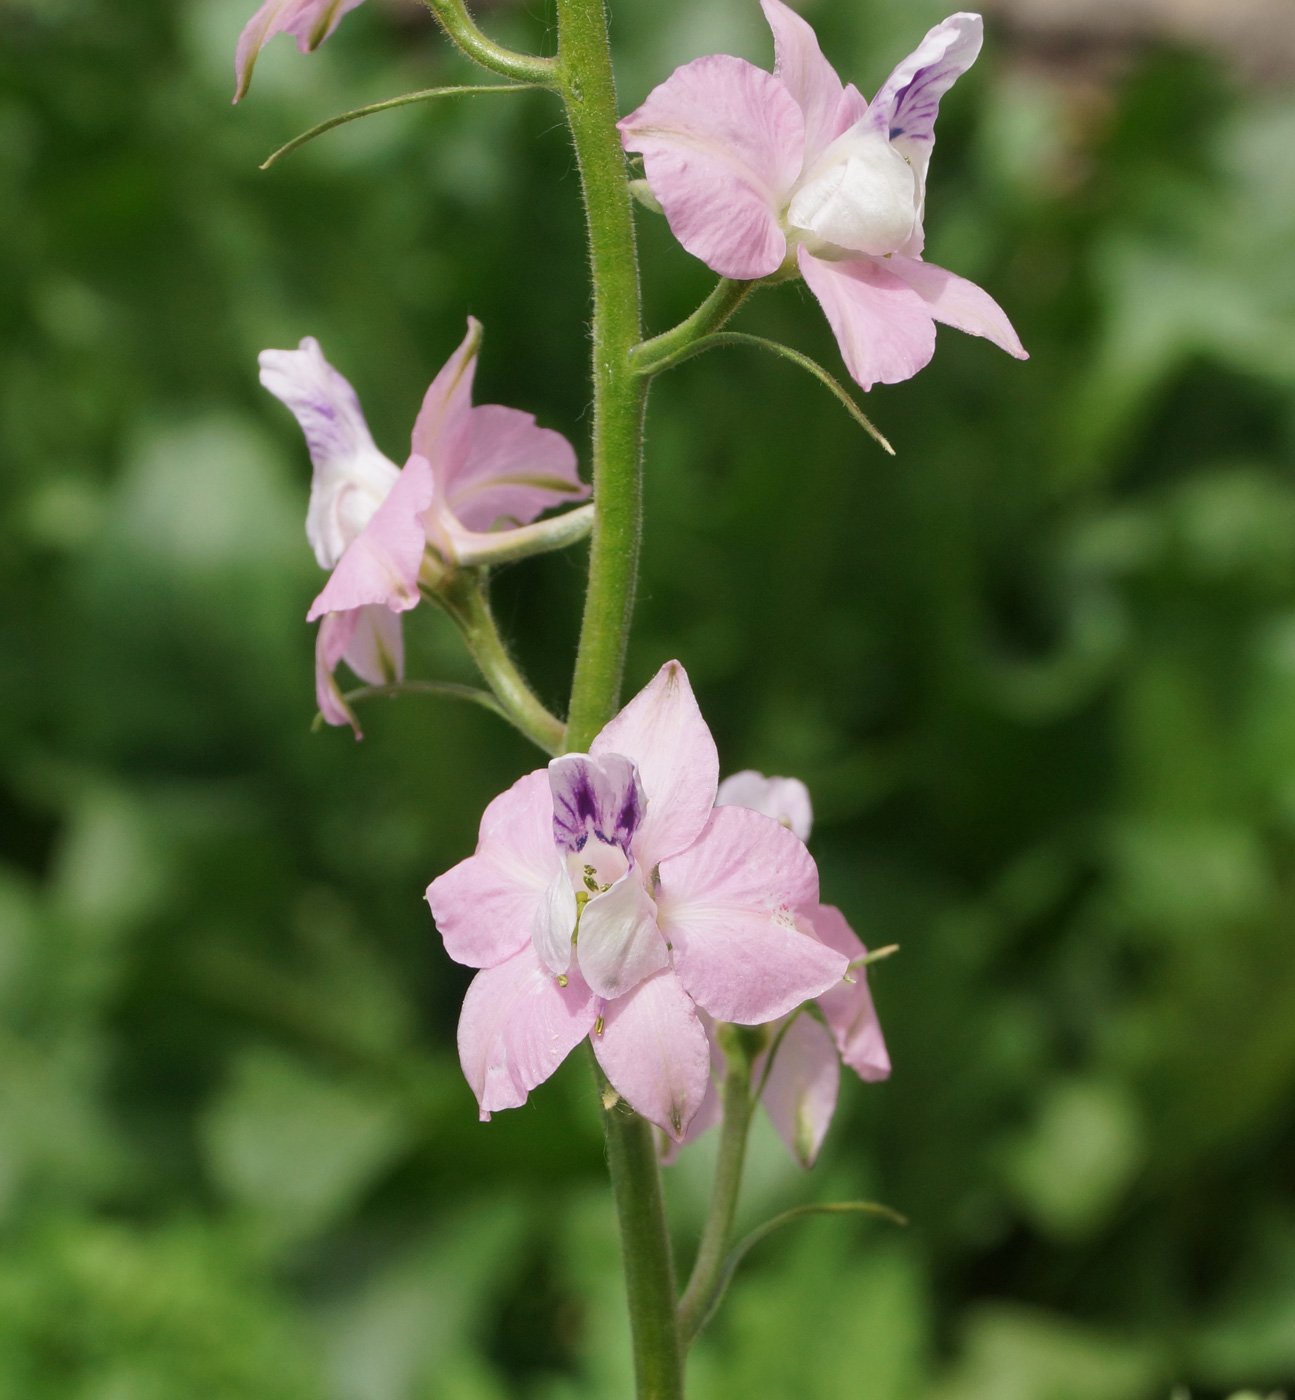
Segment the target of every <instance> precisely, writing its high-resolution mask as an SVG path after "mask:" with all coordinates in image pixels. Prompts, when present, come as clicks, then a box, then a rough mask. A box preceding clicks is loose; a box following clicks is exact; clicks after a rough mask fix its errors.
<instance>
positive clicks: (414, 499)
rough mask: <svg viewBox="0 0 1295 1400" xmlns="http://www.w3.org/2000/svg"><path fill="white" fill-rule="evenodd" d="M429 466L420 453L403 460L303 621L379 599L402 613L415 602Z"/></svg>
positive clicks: (431, 488)
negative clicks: (398, 471) (392, 481)
mask: <svg viewBox="0 0 1295 1400" xmlns="http://www.w3.org/2000/svg"><path fill="white" fill-rule="evenodd" d="M435 489H436V488H435V483H434V481H433V480H432V468H431V465H430V463H428V461H427V459H426V458H424V457H411V458H410V459H409V461H408V462H406V463H405V467H404V470H403V471H402V472H401V473H400V477H399V479H398V480H397V481H396V484H395V485H394V486H393V487H392V488H391V491H390V493H389V494H388V496H387V499H386V500H385V501H383V503H382V504H381V505H380V506H379V507H378V509H377V510H376V511H375V512H374V513H373V518H372V519H371V520H370V521H369V523H368V524H367V525H366V526H365V527H364V529H363V530H362V531H361V532H360V535H359V537H358V538H357V539H356V540H354V541H353V542H352V544H351V545H350V547H349V548H348V549H347V551H346V553H345V554H343V555H342V557H341V559H340V560H339V562H338V565H337V568H335V569H334V570H333V573H332V576H331V577H330V578H329V580H328V582H327V583H326V584H325V585H324V588H323V591H322V592H321V593H320V594H319V596H318V597H317V598H316V599H315V601H314V602H313V603H312V604H311V605H310V611H309V612H308V613H307V614H306V621H307V622H310V621H313V620H314V619H315V618H317V617H319V616H321V615H322V614H323V613H326V612H344V611H347V610H348V609H351V608H359V607H363V606H364V604H365V603H382V604H385V605H386V606H387V607H389V608H390V609H391V610H392V612H406V611H408V609H410V608H412V607H415V606H416V605H417V603H418V571H419V569H420V568H421V567H422V562H423V551H424V549H425V548H426V544H427V532H426V528H425V525H424V523H423V518H424V515H425V513H426V511H427V509H428V507H429V506H430V505H431V503H432V498H433V496H434V494H435Z"/></svg>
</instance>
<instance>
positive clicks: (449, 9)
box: [424, 0, 556, 86]
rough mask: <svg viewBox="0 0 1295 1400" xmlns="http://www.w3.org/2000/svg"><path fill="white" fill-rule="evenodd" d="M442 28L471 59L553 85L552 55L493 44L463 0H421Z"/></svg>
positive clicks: (504, 72) (515, 76) (509, 75)
mask: <svg viewBox="0 0 1295 1400" xmlns="http://www.w3.org/2000/svg"><path fill="white" fill-rule="evenodd" d="M424 4H426V6H427V8H428V9H429V10H431V12H432V14H434V15H435V16H436V18H437V19H438V20H439V21H440V23H441V26H442V28H443V29H444V30H445V32H446V33H447V34H448V35H449V36H450V38H451V39H452V40H453V41H454V42H455V43H456V44H457V45H458V46H459V48H461V49H462V50H463V52H464V53H465V54H467V56H468V57H469V58H470V59H472V60H473V62H474V63H479V64H480V65H481V66H482V67H483V68H488V69H489V70H490V71H491V72H492V73H500V74H502V75H503V76H504V77H505V78H512V79H514V80H515V81H517V82H519V83H544V84H546V85H550V86H551V85H552V83H553V76H554V69H555V68H556V64H555V63H554V61H553V60H552V59H551V58H539V57H538V56H536V55H534V54H527V53H517V52H515V51H514V50H513V49H507V48H505V47H504V46H503V45H502V44H496V43H495V41H494V40H493V39H489V38H487V37H486V36H485V35H484V34H483V33H482V32H481V30H480V29H478V28H477V25H476V21H475V20H474V19H473V18H472V16H471V15H470V14H469V13H468V8H467V6H466V5H465V4H464V3H463V0H424Z"/></svg>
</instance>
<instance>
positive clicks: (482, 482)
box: [260, 317, 589, 735]
mask: <svg viewBox="0 0 1295 1400" xmlns="http://www.w3.org/2000/svg"><path fill="white" fill-rule="evenodd" d="M480 340H481V326H480V325H479V323H478V322H476V321H475V320H473V319H472V318H471V317H469V319H468V333H467V335H466V336H465V337H464V340H463V343H462V344H461V345H460V346H459V348H458V349H457V350H456V351H455V352H454V354H453V355H451V356H450V358H449V360H448V361H447V362H446V364H445V366H444V368H443V369H442V370H441V371H440V373H439V374H438V375H437V376H436V378H435V379H434V380H433V381H432V384H431V387H430V388H429V389H428V390H427V394H426V396H425V397H424V399H423V404H422V408H421V410H420V412H419V414H418V418H417V421H416V422H415V423H414V430H413V436H412V450H411V455H410V457H409V460H408V461H407V462H406V464H405V466H404V467H403V468H400V467H397V466H396V464H395V463H394V462H392V461H391V460H390V459H389V458H387V457H385V456H384V455H383V454H382V453H381V452H380V451H379V450H378V448H377V446H376V445H375V444H374V441H373V438H372V436H371V435H370V433H369V429H368V426H367V424H366V423H365V421H364V413H363V411H362V410H361V408H360V402H359V399H358V398H357V397H356V394H355V391H354V389H352V388H351V386H350V384H349V383H348V382H347V381H346V380H345V379H344V378H343V377H342V375H340V374H339V373H338V372H337V370H335V369H334V368H333V367H332V366H331V365H330V364H329V363H328V361H327V360H326V359H325V358H324V355H323V351H322V350H321V349H320V347H319V343H318V342H317V341H315V340H313V339H311V338H310V337H307V338H306V339H304V340H303V341H302V342H301V344H300V346H299V347H298V348H297V349H296V350H263V351H262V352H261V356H260V363H261V383H262V384H264V385H265V387H266V388H267V389H268V390H269V391H270V392H271V393H272V394H274V395H275V396H276V397H277V398H279V399H281V400H282V401H283V402H284V403H285V404H287V406H288V407H289V408H290V409H291V410H292V412H293V413H294V414H295V416H296V418H297V421H298V422H299V423H300V424H301V428H302V431H303V432H304V433H305V435H306V443H307V445H308V446H309V448H310V456H311V461H312V463H313V466H314V475H313V479H312V483H311V491H310V506H309V509H308V511H307V514H306V534H307V537H308V538H309V540H310V543H311V547H312V548H313V549H314V551H315V557H316V559H317V560H318V561H319V564H320V567H321V568H325V569H330V570H332V574H331V576H330V578H329V580H328V582H327V583H326V584H325V586H324V588H323V591H322V592H321V593H320V594H319V596H318V597H317V598H316V599H315V601H314V603H313V604H312V605H311V608H310V612H309V613H308V614H307V621H314V620H315V619H316V618H322V622H321V623H320V628H319V636H318V638H317V641H316V646H315V662H316V665H315V675H316V691H317V695H318V700H319V708H320V712H321V713H322V714H323V716H324V718H325V719H326V720H327V721H328V723H329V724H350V725H352V726H353V727H354V728H355V731H356V734H357V735H358V734H359V732H360V731H359V727H358V725H357V724H356V721H355V717H354V715H353V714H352V713H351V711H350V709H349V708H348V707H347V705H346V703H345V701H343V699H342V696H341V692H340V690H339V689H338V686H337V682H336V680H335V678H334V675H333V673H334V671H335V670H336V668H337V664H338V662H339V661H342V660H345V662H346V664H347V665H348V666H349V667H350V668H351V670H353V671H354V672H355V673H356V675H358V676H359V677H360V678H361V679H362V680H365V681H368V682H369V683H370V684H372V685H379V684H382V683H383V682H384V681H392V680H397V679H399V678H400V677H401V676H402V675H403V671H404V646H403V640H402V636H401V626H400V614H401V613H402V612H404V611H406V610H408V609H409V608H412V607H414V606H415V605H416V604H417V603H418V600H419V596H420V594H419V580H420V576H421V577H424V578H427V577H429V576H430V577H431V578H432V580H433V581H434V580H435V577H436V575H437V574H438V572H440V571H442V570H445V569H449V568H453V567H455V566H456V565H459V564H467V563H472V562H475V561H476V560H477V559H478V558H479V557H482V556H487V557H488V556H489V555H490V554H492V553H498V552H499V550H500V548H501V546H506V545H507V543H508V541H509V540H510V539H523V538H525V537H526V528H525V527H528V526H529V522H531V521H533V520H535V518H536V517H537V516H538V515H539V514H540V513H541V512H542V511H544V510H547V509H549V508H550V507H551V506H556V505H561V504H562V503H564V502H570V501H579V500H583V499H584V498H585V497H587V496H588V495H589V488H588V487H587V486H586V485H585V484H584V483H583V482H582V481H581V480H580V477H579V475H578V473H577V470H576V455H575V451H574V449H573V448H572V446H571V444H570V443H569V442H568V441H567V440H566V438H564V437H563V436H562V434H561V433H557V432H554V431H553V430H552V429H549V428H541V427H538V426H537V425H536V422H535V419H534V417H533V415H531V414H529V413H523V412H521V411H520V410H518V409H515V408H504V407H502V406H501V405H499V404H482V405H478V406H477V407H473V404H472V380H473V375H474V373H475V370H476V362H477V350H478V348H479V345H480ZM529 528H530V529H531V530H537V529H539V528H540V527H538V526H529Z"/></svg>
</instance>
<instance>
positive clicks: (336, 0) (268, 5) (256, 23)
mask: <svg viewBox="0 0 1295 1400" xmlns="http://www.w3.org/2000/svg"><path fill="white" fill-rule="evenodd" d="M361 3H362V0H265V4H263V5H262V6H261V8H260V9H259V10H257V12H256V13H255V14H254V15H253V16H252V18H251V19H249V20H248V21H247V23H246V24H245V25H244V26H243V32H242V33H241V34H240V35H239V36H238V48H237V49H236V50H235V53H234V75H235V77H236V79H237V84H238V85H237V87H236V88H235V91H234V101H235V102H237V101H238V100H239V98H241V97H244V96H246V94H247V89H248V87H249V86H250V85H251V82H252V69H253V68H254V67H255V66H256V57H257V55H258V54H259V53H260V52H261V46H262V45H263V44H265V43H266V42H267V41H268V40H270V39H273V38H274V36H275V35H276V34H293V35H295V36H296V39H297V49H298V50H299V51H300V52H301V53H312V52H314V50H315V49H317V48H318V47H319V46H320V44H322V43H323V42H324V40H325V39H327V38H328V36H329V35H330V34H331V33H332V32H333V30H334V29H336V28H337V26H338V24H340V23H341V19H342V16H343V15H344V14H345V13H346V12H347V11H348V10H353V9H355V7H356V6H357V5H359V4H361Z"/></svg>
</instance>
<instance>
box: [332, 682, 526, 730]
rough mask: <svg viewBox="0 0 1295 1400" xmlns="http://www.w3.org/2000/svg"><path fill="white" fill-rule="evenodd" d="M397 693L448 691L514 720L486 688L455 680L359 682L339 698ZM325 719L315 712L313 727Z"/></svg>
mask: <svg viewBox="0 0 1295 1400" xmlns="http://www.w3.org/2000/svg"><path fill="white" fill-rule="evenodd" d="M397 695H448V696H450V697H451V698H452V699H455V700H469V701H471V702H472V704H474V705H480V706H481V707H482V708H483V709H486V710H491V711H493V712H494V713H495V714H497V715H498V716H499V717H500V718H501V719H506V720H507V721H508V722H509V724H511V723H512V722H513V720H512V716H511V715H509V713H508V711H507V710H505V709H504V707H503V706H502V705H501V704H500V703H499V701H498V700H496V699H495V697H494V696H493V695H491V694H490V692H489V691H488V690H478V689H477V687H476V686H474V685H459V684H458V683H457V682H455V681H391V682H390V683H389V684H387V685H362V686H360V688H359V689H358V690H348V691H347V692H346V694H345V695H343V696H342V699H343V700H344V701H345V702H346V703H347V704H348V705H352V704H354V703H355V702H356V701H357V700H374V699H377V698H378V697H379V696H383V697H387V698H393V697H395V696H397ZM323 723H324V717H323V715H322V714H316V716H315V720H314V723H313V724H312V725H311V728H312V729H319V728H320V727H321V726H322V725H323Z"/></svg>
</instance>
